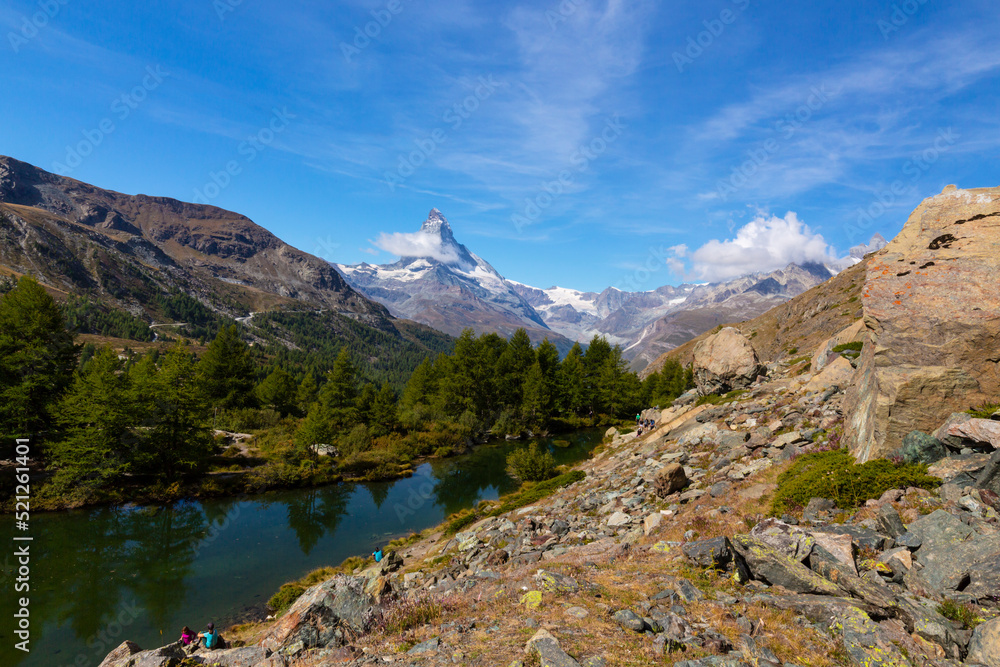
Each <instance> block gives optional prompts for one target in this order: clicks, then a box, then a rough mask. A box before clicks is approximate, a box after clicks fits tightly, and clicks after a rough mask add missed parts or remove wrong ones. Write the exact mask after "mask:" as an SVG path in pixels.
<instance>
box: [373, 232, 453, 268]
mask: <svg viewBox="0 0 1000 667" xmlns="http://www.w3.org/2000/svg"><path fill="white" fill-rule="evenodd" d="M372 243H374V244H375V246H376V247H378V248H381V249H382V250H385V251H386V252H388V253H391V254H393V255H398V256H399V257H426V258H428V259H436V260H437V261H439V262H444V263H445V264H453V263H456V262H458V261H459V258H458V252H457V251H456V250H455V248H454V247H453V246H451V245H446V244H444V243H443V242H442V240H441V237H440V236H439V235H437V234H428V233H426V232H424V231H419V232H413V233H409V234H407V233H403V232H395V233H393V234H386V233H385V232H381V233H380V234H379V235H378V238H377V239H375V240H374V241H373V242H372Z"/></svg>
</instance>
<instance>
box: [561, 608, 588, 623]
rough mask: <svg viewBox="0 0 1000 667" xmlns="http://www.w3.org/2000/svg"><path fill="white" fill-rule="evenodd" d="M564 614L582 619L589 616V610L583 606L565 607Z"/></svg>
mask: <svg viewBox="0 0 1000 667" xmlns="http://www.w3.org/2000/svg"><path fill="white" fill-rule="evenodd" d="M566 615H567V616H572V617H573V618H576V619H580V620H582V619H584V618H587V617H588V616H590V612H588V611H587V610H586V609H584V608H583V607H569V608H567V609H566Z"/></svg>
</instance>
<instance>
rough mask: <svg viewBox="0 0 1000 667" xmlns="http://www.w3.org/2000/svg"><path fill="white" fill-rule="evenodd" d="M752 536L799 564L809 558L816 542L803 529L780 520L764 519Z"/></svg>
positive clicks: (754, 529)
mask: <svg viewBox="0 0 1000 667" xmlns="http://www.w3.org/2000/svg"><path fill="white" fill-rule="evenodd" d="M750 534H751V535H752V536H753V537H756V538H757V539H759V540H762V541H764V542H766V543H767V544H769V545H770V546H772V547H774V548H775V549H777V550H778V551H780V552H782V553H784V554H786V555H787V556H790V557H791V558H794V559H795V560H797V561H799V562H803V561H805V560H806V559H807V558H809V553H810V552H811V551H812V548H813V545H814V544H815V543H816V540H815V539H813V538H812V537H811V536H809V535H808V534H807V533H805V532H804V531H802V529H800V528H798V527H796V526H794V525H792V524H790V523H788V522H786V521H779V520H778V519H774V518H768V519H764V520H763V521H761V522H760V523H758V524H757V525H756V526H754V527H753V528H752V529H751V530H750Z"/></svg>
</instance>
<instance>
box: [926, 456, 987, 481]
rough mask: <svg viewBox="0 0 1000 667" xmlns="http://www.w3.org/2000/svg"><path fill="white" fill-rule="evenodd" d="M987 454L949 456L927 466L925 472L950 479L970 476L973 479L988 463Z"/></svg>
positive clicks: (939, 477) (946, 479)
mask: <svg viewBox="0 0 1000 667" xmlns="http://www.w3.org/2000/svg"><path fill="white" fill-rule="evenodd" d="M989 461H990V455H989V454H963V455H961V456H949V457H948V458H944V459H941V460H940V461H938V462H937V463H935V464H933V465H931V466H929V467H928V468H927V474H928V475H932V476H933V477H937V478H938V479H943V480H945V481H951V480H953V479H959V478H962V479H964V478H966V477H971V478H972V479H973V481H975V478H976V476H978V475H979V473H980V472H981V471H982V470H983V469H984V468H986V466H987V465H988V464H989Z"/></svg>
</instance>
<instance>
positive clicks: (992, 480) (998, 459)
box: [973, 449, 1000, 495]
mask: <svg viewBox="0 0 1000 667" xmlns="http://www.w3.org/2000/svg"><path fill="white" fill-rule="evenodd" d="M973 486H975V487H976V488H977V489H986V490H987V491H992V492H993V493H995V494H998V495H1000V449H998V450H997V451H995V452H993V454H991V455H990V460H989V463H987V464H986V467H985V468H983V471H982V472H981V473H979V476H977V477H976V481H975V483H974V484H973Z"/></svg>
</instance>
